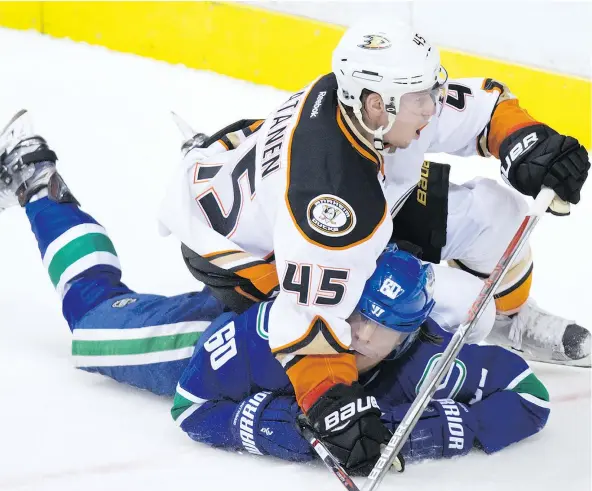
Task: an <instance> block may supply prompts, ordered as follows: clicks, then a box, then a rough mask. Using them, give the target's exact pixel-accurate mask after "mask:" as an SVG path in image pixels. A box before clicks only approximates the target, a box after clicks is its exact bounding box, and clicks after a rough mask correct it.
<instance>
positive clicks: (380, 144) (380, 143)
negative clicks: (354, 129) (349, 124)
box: [354, 107, 396, 152]
mask: <svg viewBox="0 0 592 491" xmlns="http://www.w3.org/2000/svg"><path fill="white" fill-rule="evenodd" d="M354 114H355V115H356V118H357V120H358V122H359V123H360V124H361V125H362V128H364V129H365V130H366V131H367V132H368V133H371V134H372V135H373V136H374V148H375V149H376V150H378V151H379V152H381V151H383V150H384V139H383V137H384V135H386V134H387V133H388V132H389V131H390V130H391V128H392V127H393V123H394V122H395V119H396V116H395V115H394V114H392V113H387V116H388V124H387V125H386V128H385V127H384V126H380V127H378V128H377V129H375V130H371V129H370V128H368V126H367V125H366V123H364V118H363V117H362V112H361V111H360V108H359V107H355V108H354Z"/></svg>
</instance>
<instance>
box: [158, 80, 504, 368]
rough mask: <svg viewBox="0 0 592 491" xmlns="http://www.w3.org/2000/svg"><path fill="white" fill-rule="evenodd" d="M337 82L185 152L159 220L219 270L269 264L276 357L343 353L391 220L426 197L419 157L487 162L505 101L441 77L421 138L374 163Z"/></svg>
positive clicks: (492, 89)
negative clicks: (492, 126) (441, 93)
mask: <svg viewBox="0 0 592 491" xmlns="http://www.w3.org/2000/svg"><path fill="white" fill-rule="evenodd" d="M336 86H337V84H336V80H335V76H334V75H333V74H328V75H325V76H323V77H320V78H319V79H317V80H316V81H314V82H313V83H312V84H311V85H309V86H308V87H307V88H306V89H304V90H303V91H300V92H297V93H295V94H294V95H292V96H291V97H290V98H289V99H288V100H287V101H286V102H285V103H284V104H282V105H281V106H280V107H279V108H277V110H276V111H274V112H273V113H272V114H271V115H270V116H269V117H268V118H267V119H266V120H265V121H264V122H263V124H262V125H261V126H260V127H259V128H258V129H257V130H256V132H254V133H253V134H251V135H250V136H248V137H247V138H244V137H241V139H242V140H243V141H236V138H237V136H236V135H234V139H235V141H233V142H231V143H232V145H228V144H226V145H225V144H224V143H223V142H220V141H218V142H217V143H215V144H213V145H211V146H210V147H209V148H208V149H194V150H192V151H191V152H190V153H189V154H188V155H187V156H186V158H185V160H184V161H183V163H182V165H181V166H180V167H179V169H178V171H177V174H176V176H175V177H174V179H173V182H172V184H171V187H170V189H169V191H168V194H167V197H166V198H165V201H164V203H163V208H162V211H161V215H160V221H161V224H162V226H163V227H164V229H165V230H166V231H170V232H172V233H173V234H175V235H176V236H177V237H178V238H179V239H180V240H181V242H183V243H184V244H185V245H186V246H187V247H189V248H190V249H192V250H193V251H195V252H196V253H197V254H199V255H200V256H202V257H205V258H213V261H217V265H218V266H221V267H224V268H226V269H228V270H231V271H236V268H241V267H244V266H245V265H246V266H249V265H251V264H252V265H258V264H261V262H262V260H264V261H269V260H270V259H271V260H272V259H273V258H274V257H275V266H276V268H277V278H274V282H275V284H276V285H277V282H279V293H278V295H277V299H276V301H275V302H274V304H273V307H272V308H271V309H270V313H269V323H268V326H269V342H270V346H271V348H272V350H273V351H274V352H275V353H276V354H283V355H285V356H284V357H283V358H284V362H287V361H289V359H291V358H292V357H293V356H294V355H305V354H335V353H341V352H344V351H346V350H347V349H348V347H349V345H350V341H351V333H350V327H349V325H348V323H347V321H346V319H347V318H348V317H349V315H350V314H351V313H352V311H353V310H354V308H355V307H356V305H357V302H358V300H359V298H360V295H361V293H362V290H363V287H364V284H365V282H366V280H367V279H368V278H369V277H370V275H371V274H372V272H373V271H374V268H375V265H376V259H377V258H378V256H379V255H380V253H381V252H382V251H383V249H384V248H385V246H386V245H387V243H388V242H389V240H390V239H391V235H392V233H393V230H392V228H393V225H392V220H391V217H392V216H394V215H395V214H396V213H397V211H398V210H399V209H400V208H401V206H402V205H403V203H404V202H405V200H406V199H408V198H409V197H410V196H411V195H412V194H413V193H414V192H415V193H416V196H415V197H413V198H412V199H418V200H419V201H420V202H421V200H422V199H424V198H423V197H424V195H422V194H421V193H422V180H421V178H422V163H423V161H424V153H426V152H448V153H451V154H454V155H473V154H477V153H479V154H481V155H485V156H488V155H490V154H489V150H488V147H487V136H488V125H489V121H490V117H491V114H492V112H493V109H494V107H495V105H496V104H497V103H498V102H499V100H500V95H501V94H503V97H506V98H507V97H511V95H509V93H508V92H507V91H506V90H505V88H504V86H502V85H501V84H499V83H498V82H495V81H493V80H491V79H486V80H484V79H459V80H450V81H449V83H448V84H447V86H448V91H447V97H446V99H445V101H443V102H441V103H440V107H439V108H438V111H437V115H436V116H434V117H433V118H432V120H431V121H430V123H429V124H428V125H427V126H426V127H425V128H424V129H423V130H422V131H421V135H420V137H419V139H418V140H415V141H413V142H412V143H411V145H410V146H409V147H408V148H407V149H398V150H396V152H394V153H393V154H388V155H386V156H385V157H383V156H382V155H381V154H379V153H377V152H376V151H375V150H374V148H373V147H372V145H371V144H370V143H368V142H367V141H366V140H364V139H363V138H362V137H361V136H360V134H359V133H358V132H357V131H356V130H354V129H352V128H353V125H352V124H351V123H350V122H349V120H348V117H347V115H346V114H345V112H344V111H343V110H342V108H341V106H340V105H339V104H338V101H337V93H336ZM229 146H232V147H236V148H235V149H231V150H227V147H229ZM418 183H419V185H418ZM270 291H271V289H270Z"/></svg>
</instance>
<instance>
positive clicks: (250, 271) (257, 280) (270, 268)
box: [236, 264, 279, 295]
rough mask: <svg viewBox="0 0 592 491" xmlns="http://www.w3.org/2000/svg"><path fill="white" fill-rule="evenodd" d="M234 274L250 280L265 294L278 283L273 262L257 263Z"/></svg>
mask: <svg viewBox="0 0 592 491" xmlns="http://www.w3.org/2000/svg"><path fill="white" fill-rule="evenodd" d="M236 274H237V275H238V276H241V277H242V278H247V279H248V280H251V283H253V285H254V286H255V288H257V290H259V291H260V292H262V293H264V294H265V295H267V294H268V293H269V292H270V291H272V290H273V289H274V288H276V287H277V286H278V285H279V280H278V275H277V269H276V267H275V264H257V265H256V266H251V267H250V268H245V269H242V270H240V271H236Z"/></svg>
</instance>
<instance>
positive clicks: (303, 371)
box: [286, 353, 358, 412]
mask: <svg viewBox="0 0 592 491" xmlns="http://www.w3.org/2000/svg"><path fill="white" fill-rule="evenodd" d="M286 373H287V374H288V377H289V378H290V381H291V382H292V385H293V386H294V392H295V394H296V400H297V401H298V405H299V406H300V407H301V408H302V409H303V410H304V411H305V412H306V411H307V410H308V409H309V408H310V407H311V406H312V405H313V404H314V403H315V402H316V401H317V399H318V398H319V397H320V396H321V395H322V394H323V393H325V392H326V391H327V390H328V389H329V388H331V387H332V386H333V385H336V384H346V385H351V384H352V383H353V382H355V381H356V380H358V369H357V367H356V357H355V356H354V355H353V354H352V353H342V354H339V355H308V356H305V357H303V358H302V359H301V360H299V361H298V362H296V363H295V364H294V365H292V366H291V367H290V368H289V369H288V370H287V372H286Z"/></svg>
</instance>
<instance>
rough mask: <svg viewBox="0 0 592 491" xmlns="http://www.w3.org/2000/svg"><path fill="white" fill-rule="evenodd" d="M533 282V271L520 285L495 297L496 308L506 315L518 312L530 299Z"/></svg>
mask: <svg viewBox="0 0 592 491" xmlns="http://www.w3.org/2000/svg"><path fill="white" fill-rule="evenodd" d="M531 284H532V271H531V272H530V273H529V274H528V276H527V277H526V279H525V280H524V281H523V282H522V284H521V285H520V286H519V287H517V288H516V289H514V290H512V291H510V292H508V293H507V294H505V295H502V296H501V297H497V296H496V297H495V308H496V310H497V312H498V313H500V314H505V315H511V314H515V313H516V312H518V311H519V310H520V307H522V306H523V305H524V304H525V303H526V300H528V297H529V296H530V286H531Z"/></svg>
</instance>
